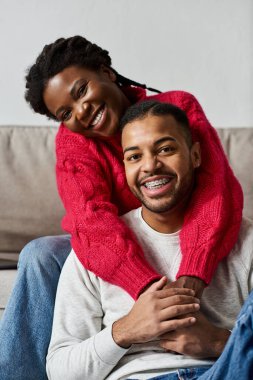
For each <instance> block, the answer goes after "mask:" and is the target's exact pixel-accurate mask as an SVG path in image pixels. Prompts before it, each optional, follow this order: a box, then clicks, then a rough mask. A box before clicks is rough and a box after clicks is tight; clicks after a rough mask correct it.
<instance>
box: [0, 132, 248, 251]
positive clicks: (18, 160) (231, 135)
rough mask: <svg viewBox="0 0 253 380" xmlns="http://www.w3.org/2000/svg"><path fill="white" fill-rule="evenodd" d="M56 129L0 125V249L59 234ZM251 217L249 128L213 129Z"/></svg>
mask: <svg viewBox="0 0 253 380" xmlns="http://www.w3.org/2000/svg"><path fill="white" fill-rule="evenodd" d="M56 132H57V127H26V126H24V127H22V126H0V252H19V251H20V250H21V249H22V247H23V246H24V245H25V244H26V243H27V242H28V241H30V240H32V239H33V238H35V237H38V236H44V235H56V234H61V233H63V231H62V230H61V227H60V221H61V218H62V216H63V214H64V210H63V207H62V205H61V202H60V200H59V197H58V194H57V189H56V182H55V174H54V166H55V153H54V140H55V135H56ZM218 133H219V135H220V137H221V140H222V143H223V146H224V148H225V151H226V153H227V155H228V159H229V161H230V163H231V166H232V167H233V169H234V172H235V174H236V175H237V177H238V179H239V180H240V182H241V184H242V186H243V190H244V196H245V208H244V213H245V215H246V216H248V217H250V218H251V219H253V175H252V174H251V173H252V172H251V170H252V168H253V128H252V129H251V128H248V129H247V128H234V129H232V128H231V129H218Z"/></svg>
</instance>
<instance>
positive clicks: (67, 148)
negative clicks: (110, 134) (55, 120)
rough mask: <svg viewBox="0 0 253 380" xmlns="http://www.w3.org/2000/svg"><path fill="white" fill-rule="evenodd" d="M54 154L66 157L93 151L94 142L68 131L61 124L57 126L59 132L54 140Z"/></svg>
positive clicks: (94, 147)
mask: <svg viewBox="0 0 253 380" xmlns="http://www.w3.org/2000/svg"><path fill="white" fill-rule="evenodd" d="M55 147H56V154H57V155H59V154H64V155H66V154H67V155H68V154H71V153H73V152H74V153H75V154H78V152H79V151H80V152H82V154H83V153H84V152H87V151H95V150H96V148H97V144H96V141H95V140H93V139H89V138H86V137H84V136H83V135H80V134H78V133H74V132H71V131H69V130H68V129H67V128H66V127H65V126H64V125H63V124H61V125H60V126H59V130H58V132H57V135H56V139H55Z"/></svg>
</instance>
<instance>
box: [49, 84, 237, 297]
mask: <svg viewBox="0 0 253 380" xmlns="http://www.w3.org/2000/svg"><path fill="white" fill-rule="evenodd" d="M125 92H126V95H127V96H128V97H129V99H130V100H131V101H132V102H136V101H139V100H143V99H147V98H149V99H156V100H158V101H162V102H168V103H173V104H175V105H177V106H178V107H180V108H182V109H183V110H184V111H185V112H186V114H187V116H188V118H189V121H190V126H191V129H192V134H193V139H194V140H195V141H199V142H200V144H201V150H202V165H201V168H200V170H199V173H198V177H197V186H196V190H195V192H194V193H193V196H192V199H191V203H190V205H189V207H188V210H187V213H186V215H185V220H184V225H183V228H182V231H181V234H180V244H181V250H182V261H181V265H180V269H179V272H178V275H177V277H179V276H182V275H192V276H196V277H199V278H201V279H203V280H204V281H205V282H206V283H209V282H210V280H211V278H212V275H213V273H214V271H215V269H216V267H217V264H218V262H219V261H220V260H221V259H222V258H224V257H225V256H226V255H227V254H228V253H229V251H230V250H231V248H232V247H233V245H234V244H235V242H236V240H237V236H238V232H239V228H240V223H241V218H242V206H243V196H242V190H241V187H240V185H239V183H238V181H237V180H236V178H235V177H234V175H233V173H232V171H231V168H230V167H229V164H228V161H227V159H226V157H225V154H224V152H223V149H222V147H221V144H220V141H219V138H218V135H217V133H216V131H215V129H214V128H213V127H211V125H210V124H209V122H208V120H207V119H206V116H205V114H204V112H203V110H202V109H201V106H200V105H199V103H198V102H197V100H196V99H195V98H194V97H193V96H192V95H191V94H188V93H186V92H182V91H171V92H166V93H163V94H158V95H154V96H151V97H146V95H145V91H143V90H140V89H139V88H128V89H125ZM56 156H57V164H56V174H57V183H58V189H59V193H60V196H61V198H62V201H63V203H64V206H65V209H66V216H65V217H64V219H63V223H62V226H63V228H64V229H65V230H66V231H68V232H70V233H71V236H72V240H71V243H72V247H73V248H74V250H75V252H76V254H77V256H78V258H79V260H80V261H81V263H82V264H83V265H84V266H85V267H86V268H87V269H89V270H90V271H92V272H94V273H95V274H96V275H97V276H99V277H101V278H102V279H104V280H106V281H108V282H110V283H112V284H116V285H118V286H121V287H122V288H124V289H125V290H126V291H127V292H128V293H129V294H130V295H131V296H132V297H133V298H134V299H136V298H137V297H138V295H139V293H140V291H141V290H142V289H143V288H144V287H145V286H146V285H147V284H148V283H149V282H150V281H152V280H154V279H156V278H159V275H158V274H157V273H156V272H155V271H154V270H153V269H152V268H151V267H150V266H149V264H148V263H147V262H146V260H145V258H144V255H143V252H142V249H141V248H140V246H139V245H138V243H137V241H136V239H135V237H134V234H133V232H132V231H130V230H129V229H128V227H127V226H126V225H125V224H124V223H123V221H121V220H120V218H119V216H118V215H121V214H124V213H126V212H128V211H130V210H131V209H133V208H136V207H138V206H140V204H139V201H137V200H136V198H135V197H134V195H133V194H132V193H131V192H130V190H129V188H128V186H127V183H126V179H125V172H124V166H123V154H122V149H121V146H120V135H117V136H115V137H113V138H110V139H108V140H106V141H105V140H98V139H89V138H85V137H84V136H82V135H80V134H76V133H73V132H70V131H69V130H67V129H66V128H65V127H64V125H61V126H60V128H59V132H58V134H57V138H56Z"/></svg>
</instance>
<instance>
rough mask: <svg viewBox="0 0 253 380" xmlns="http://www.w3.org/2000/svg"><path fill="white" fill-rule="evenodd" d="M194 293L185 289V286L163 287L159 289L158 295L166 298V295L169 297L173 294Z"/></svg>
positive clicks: (187, 294) (191, 294)
mask: <svg viewBox="0 0 253 380" xmlns="http://www.w3.org/2000/svg"><path fill="white" fill-rule="evenodd" d="M153 285H154V284H153ZM194 294H195V292H194V290H192V289H187V288H171V289H164V288H163V289H162V290H159V293H158V297H159V298H167V297H171V296H175V295H186V296H194Z"/></svg>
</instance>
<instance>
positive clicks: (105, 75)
mask: <svg viewBox="0 0 253 380" xmlns="http://www.w3.org/2000/svg"><path fill="white" fill-rule="evenodd" d="M115 81H116V75H115V74H114V73H113V72H112V71H111V70H110V69H109V68H107V67H104V66H101V68H100V69H99V70H98V71H92V70H89V69H86V68H84V67H79V66H70V67H67V68H66V69H64V70H63V71H61V72H60V73H58V74H56V75H55V76H54V77H52V78H51V79H50V80H49V82H48V84H47V86H46V88H45V90H44V93H43V98H44V102H45V104H46V106H47V108H48V110H49V111H50V112H51V113H52V114H53V115H54V116H55V117H56V118H57V119H58V120H59V121H61V122H63V123H64V125H65V126H66V127H67V128H68V129H70V130H71V131H73V132H77V133H80V134H82V135H84V136H87V137H100V138H105V137H109V136H112V135H113V134H115V132H116V131H117V128H118V125H119V121H120V118H121V117H122V116H123V114H124V112H125V110H126V109H127V107H128V106H129V105H130V102H129V100H128V99H127V97H126V96H125V95H124V93H123V92H122V91H121V90H120V88H119V87H118V86H117V84H116V83H115Z"/></svg>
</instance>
